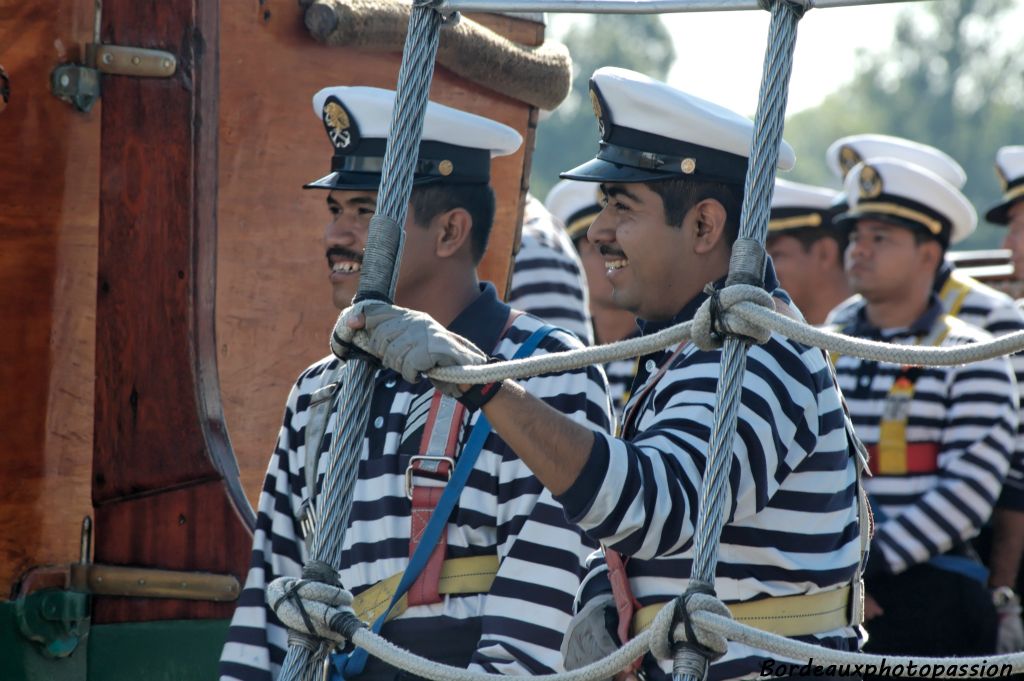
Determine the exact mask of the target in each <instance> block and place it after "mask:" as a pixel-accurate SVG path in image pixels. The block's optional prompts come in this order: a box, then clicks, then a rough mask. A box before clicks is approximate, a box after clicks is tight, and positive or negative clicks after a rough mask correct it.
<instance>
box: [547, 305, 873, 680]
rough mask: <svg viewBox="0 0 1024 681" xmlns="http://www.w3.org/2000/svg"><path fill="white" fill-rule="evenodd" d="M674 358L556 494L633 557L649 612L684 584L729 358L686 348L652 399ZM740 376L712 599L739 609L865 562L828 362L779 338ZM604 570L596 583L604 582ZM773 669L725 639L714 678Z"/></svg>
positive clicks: (836, 578) (847, 573)
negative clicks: (626, 419)
mask: <svg viewBox="0 0 1024 681" xmlns="http://www.w3.org/2000/svg"><path fill="white" fill-rule="evenodd" d="M777 295H779V296H780V297H784V296H785V294H784V293H782V292H781V291H779V292H777ZM705 298H706V296H705V294H703V293H702V294H700V295H699V296H697V298H695V299H694V300H693V301H691V302H690V303H689V304H688V305H687V306H686V307H685V308H684V309H683V310H682V312H681V313H680V314H679V315H678V316H677V317H676V318H675V319H674V320H673V321H672V323H678V322H681V321H685V320H688V319H690V318H692V316H693V313H694V312H695V311H696V309H697V307H698V306H699V305H700V303H701V302H703V300H704V299H705ZM656 326H658V327H660V326H664V325H655V324H645V325H644V332H645V333H650V332H653V331H655V330H657V328H655V327H656ZM672 350H674V348H670V349H669V350H668V351H663V352H659V353H656V354H654V355H649V356H645V357H643V358H641V362H640V367H639V372H638V375H637V379H636V382H635V384H634V390H633V395H632V397H631V399H630V404H629V406H628V407H627V413H628V412H630V410H632V409H634V408H635V409H636V414H637V415H636V417H635V418H634V419H633V423H632V424H626V425H627V427H626V429H625V430H624V432H623V437H622V438H621V439H616V438H611V437H607V436H603V435H602V436H599V437H597V438H596V442H595V444H594V448H593V450H592V452H591V456H590V458H589V460H588V461H587V463H586V465H585V467H584V470H583V471H582V473H581V474H580V476H579V478H578V479H577V480H576V482H575V483H574V484H573V486H572V487H571V488H570V489H569V490H567V491H566V493H565V494H563V495H561V496H560V497H559V501H560V502H561V503H562V504H563V506H564V507H565V509H566V512H567V514H568V515H569V517H570V519H571V520H573V521H574V522H577V523H578V524H579V525H580V526H581V527H582V528H583V529H584V530H586V532H587V533H588V534H589V535H590V536H592V537H593V538H594V539H597V540H599V541H601V542H602V543H603V544H604V545H606V546H607V547H609V548H612V549H615V550H617V551H620V552H621V553H623V554H625V555H627V556H631V558H630V560H629V562H628V564H627V566H626V567H627V571H628V573H629V577H630V584H631V586H632V590H633V592H634V595H635V596H636V598H637V599H638V600H639V601H640V604H641V605H643V606H647V605H651V604H655V603H664V602H667V601H669V600H671V599H672V598H674V597H676V596H678V595H679V594H680V593H682V592H683V591H684V590H685V589H686V587H687V583H688V578H687V576H688V575H690V573H691V570H692V566H693V543H694V532H695V525H696V520H697V506H698V502H699V498H700V488H701V484H702V479H703V475H704V469H705V463H706V454H707V448H708V442H709V438H710V433H711V428H712V424H713V423H714V408H715V389H716V385H717V383H718V375H719V362H720V360H721V355H722V353H721V351H711V352H703V351H700V350H698V349H697V348H696V347H695V346H693V345H692V344H688V345H687V346H685V347H684V348H683V350H682V352H681V353H680V354H679V355H678V356H677V357H676V359H675V360H674V361H672V362H671V365H670V367H669V369H668V370H667V372H666V373H665V374H664V376H663V377H662V378H661V380H660V381H658V382H657V384H656V385H655V386H654V387H653V388H652V389H651V390H650V391H649V392H648V393H647V394H646V395H644V394H643V393H642V388H643V387H644V386H645V385H646V383H647V382H648V380H649V379H650V378H651V376H652V374H655V372H656V371H657V369H658V367H659V365H661V364H662V363H663V362H664V361H665V360H666V359H667V358H668V357H669V356H670V354H671V351H672ZM746 366H747V370H746V372H745V374H744V375H743V392H742V397H741V407H740V410H739V418H738V423H737V431H736V438H735V441H734V449H733V451H734V455H733V458H732V468H731V474H730V477H729V485H728V487H727V489H726V498H725V499H724V500H723V501H724V503H725V506H724V511H725V514H726V518H727V520H726V525H725V528H724V530H723V532H722V537H721V544H720V549H719V562H718V568H717V572H716V578H715V589H716V591H717V594H718V596H719V598H721V599H723V600H724V601H725V602H727V603H730V602H733V603H734V602H740V601H750V600H755V599H763V598H769V597H773V596H791V595H797V594H810V593H816V592H821V591H829V590H832V589H836V588H839V587H841V586H843V585H846V584H849V583H850V582H851V581H852V578H853V576H854V574H855V572H856V569H857V566H858V564H859V561H860V559H861V555H860V554H861V549H860V525H859V521H858V514H857V512H858V505H857V474H856V468H855V459H854V455H853V454H852V453H851V452H850V451H849V446H848V440H847V435H846V430H845V427H844V416H843V410H842V404H841V401H840V397H839V393H838V391H837V390H836V388H835V385H834V382H833V379H832V375H831V372H830V369H829V367H828V364H827V362H826V360H825V357H824V355H823V354H822V353H821V351H820V350H817V349H815V348H808V347H805V346H802V345H800V344H798V343H795V342H792V341H790V340H788V339H786V338H783V337H781V336H778V335H773V336H772V337H771V339H770V340H769V341H768V342H767V343H766V344H764V345H756V346H753V347H752V348H751V349H750V351H749V354H748V358H747V364H746ZM602 569H604V568H603V566H601V567H597V568H595V572H592V573H591V574H590V575H588V578H587V579H588V582H589V581H590V580H591V579H600V572H599V571H600V570H602ZM587 591H588V592H590V591H591V589H590V588H589V587H588V589H587ZM857 636H858V632H857V631H856V630H855V629H854V628H852V627H844V628H840V629H837V630H835V631H831V632H824V633H823V634H820V635H817V636H812V637H808V638H807V639H805V640H810V641H814V642H817V643H819V644H822V645H825V646H829V647H833V648H840V649H849V648H853V647H856V645H857ZM765 659H766V654H765V653H764V652H763V651H758V650H755V649H753V648H750V647H747V646H743V645H740V644H737V643H730V645H729V652H728V653H727V654H726V656H725V657H723V658H722V659H720V660H718V661H717V662H715V663H713V664H712V665H711V672H710V678H711V679H713V680H715V681H720V680H722V679H734V678H745V677H756V676H757V675H758V674H759V673H760V668H761V663H762V661H763V660H765ZM646 668H647V671H648V675H649V678H651V679H663V678H667V677H668V674H669V673H670V672H671V664H670V663H667V662H666V663H663V664H662V665H661V666H660V667H655V666H654V665H653V664H651V663H650V661H648V664H647V666H646Z"/></svg>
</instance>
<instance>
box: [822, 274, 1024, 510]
mask: <svg viewBox="0 0 1024 681" xmlns="http://www.w3.org/2000/svg"><path fill="white" fill-rule="evenodd" d="M935 292H936V293H937V294H938V295H939V300H940V302H941V303H942V305H943V308H944V309H945V310H946V312H947V313H948V314H951V315H953V316H954V317H956V318H958V319H960V320H961V321H963V322H966V323H967V324H969V325H971V326H974V327H977V328H979V329H981V330H983V331H986V332H987V333H990V334H991V335H992V336H996V337H998V336H1003V335H1006V334H1008V333H1013V332H1015V331H1021V330H1024V312H1022V311H1021V309H1020V308H1019V307H1018V306H1017V305H1016V304H1015V302H1014V300H1013V299H1012V298H1010V296H1008V295H1006V294H1005V293H1002V292H1001V291H997V290H995V289H994V288H992V287H990V286H986V285H985V284H982V283H981V282H979V281H977V280H975V279H972V278H971V277H969V276H967V275H965V274H962V273H960V272H958V271H956V270H955V269H954V268H953V266H952V265H950V264H949V263H943V265H942V266H941V267H940V269H939V272H938V274H937V276H936V278H935ZM862 300H863V299H862V298H861V297H860V296H853V297H852V298H850V299H848V300H846V301H844V302H843V303H842V304H841V305H840V306H839V307H837V308H836V309H835V310H833V311H832V313H831V314H830V315H829V319H828V323H829V324H832V325H838V326H845V325H847V324H849V323H850V322H851V321H852V315H853V313H854V311H855V310H856V309H857V306H858V305H860V304H861V302H862ZM1010 365H1011V366H1012V367H1013V372H1014V375H1015V376H1016V379H1017V387H1018V390H1020V388H1021V387H1022V386H1024V352H1022V353H1017V354H1016V355H1011V356H1010ZM1018 420H1019V424H1018V426H1017V436H1016V442H1015V444H1014V452H1013V458H1012V460H1011V462H1010V470H1009V471H1008V473H1007V475H1006V480H1005V481H1004V482H1003V491H1002V493H1001V494H1000V496H999V500H998V501H997V502H996V505H997V507H999V508H1007V509H1012V510H1017V511H1024V400H1021V413H1020V414H1019V418H1018Z"/></svg>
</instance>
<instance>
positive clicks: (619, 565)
mask: <svg viewBox="0 0 1024 681" xmlns="http://www.w3.org/2000/svg"><path fill="white" fill-rule="evenodd" d="M628 560H629V558H626V559H625V560H623V558H622V554H621V553H619V552H618V551H615V550H614V549H609V548H607V547H605V549H604V562H605V564H606V565H608V581H609V582H611V585H612V596H613V597H614V598H615V610H616V612H618V614H619V627H618V629H617V632H618V634H619V641H620V642H621V643H622V644H625V643H627V642H628V641H629V639H630V636H629V629H630V627H631V626H632V625H633V615H635V614H636V611H637V610H639V609H640V602H639V601H638V600H636V597H635V596H634V595H633V588H632V587H630V586H629V575H627V574H626V561H628ZM642 663H643V656H642V655H641V656H640V657H638V658H636V659H635V660H633V661H632V662H631V663H630V665H629V667H628V668H627V671H630V672H635V671H636V670H638V669H640V665H641V664H642Z"/></svg>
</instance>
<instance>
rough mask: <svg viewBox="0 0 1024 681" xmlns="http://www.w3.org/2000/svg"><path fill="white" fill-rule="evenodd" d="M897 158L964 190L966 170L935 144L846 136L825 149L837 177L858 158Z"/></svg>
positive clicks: (890, 138) (874, 136)
mask: <svg viewBox="0 0 1024 681" xmlns="http://www.w3.org/2000/svg"><path fill="white" fill-rule="evenodd" d="M881 157H884V158H898V159H901V160H903V161H907V162H908V163H914V164H916V165H919V166H921V167H923V168H927V169H928V170H930V171H932V172H933V173H935V174H936V175H938V176H939V177H941V178H942V179H944V180H945V181H946V182H948V183H950V184H951V185H953V186H954V187H956V188H957V189H963V188H964V184H966V182H967V173H965V172H964V169H963V166H961V165H960V164H959V163H957V162H956V160H955V159H954V158H953V157H952V156H950V155H949V154H947V153H946V152H944V151H942V150H941V149H936V148H935V147H932V146H929V145H927V144H921V143H920V142H913V141H911V140H908V139H904V138H902V137H893V136H892V135H874V134H864V135H849V136H847V137H841V138H839V139H837V140H836V141H835V142H833V143H832V144H831V145H830V146H829V148H828V150H827V151H826V152H825V161H826V162H827V163H828V167H829V169H830V170H831V171H832V172H833V173H834V174H835V176H836V177H838V178H839V179H840V180H843V179H845V178H846V175H847V173H849V172H850V170H851V169H852V168H853V167H854V166H855V165H857V164H858V163H860V162H861V161H870V160H872V159H875V158H881Z"/></svg>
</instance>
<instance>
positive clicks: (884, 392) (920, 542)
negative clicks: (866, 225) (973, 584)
mask: <svg viewBox="0 0 1024 681" xmlns="http://www.w3.org/2000/svg"><path fill="white" fill-rule="evenodd" d="M849 312H850V313H851V314H852V321H850V322H849V323H848V324H847V325H846V326H844V327H843V329H842V330H843V333H846V334H849V335H853V336H858V337H861V338H871V339H874V340H881V341H884V342H887V343H896V344H900V345H914V344H918V343H921V342H922V341H921V339H922V338H924V337H926V336H927V335H928V334H929V333H930V332H931V331H932V329H933V327H934V325H936V324H941V323H943V322H942V317H943V316H944V314H945V313H944V310H943V308H942V305H941V303H940V302H939V301H938V299H937V298H934V299H933V301H932V303H931V305H930V307H929V309H928V310H927V311H926V312H925V314H924V315H923V316H922V317H921V318H920V319H918V320H917V322H915V323H914V324H913V325H911V326H910V327H906V328H900V329H886V330H879V329H876V328H874V327H872V326H871V325H870V324H869V323H868V322H867V319H866V317H865V314H864V303H863V301H862V302H860V303H858V304H856V305H854V306H853V307H852V308H850V310H849ZM946 319H947V320H949V322H950V323H951V324H950V325H951V331H950V332H949V334H948V335H947V336H946V337H945V338H944V339H943V340H942V341H941V343H940V345H941V346H950V345H961V344H964V343H971V342H977V341H979V340H983V339H986V338H991V336H989V335H988V334H986V333H984V332H983V331H980V330H978V329H975V328H974V327H971V326H969V325H967V324H965V323H963V322H962V321H957V320H956V319H955V318H951V317H946ZM907 371H908V370H907V369H905V368H903V367H900V366H898V365H895V364H881V363H878V362H872V361H867V360H862V359H859V358H856V357H845V356H844V357H839V358H838V359H837V360H836V374H837V376H838V379H839V386H840V388H841V389H842V391H843V395H844V396H845V397H846V403H847V405H848V406H849V409H850V415H851V417H852V419H853V424H854V428H855V429H856V431H857V434H858V435H859V436H860V438H861V440H862V441H863V442H864V444H865V445H868V446H869V447H870V446H873V445H876V444H877V443H878V441H879V432H880V424H881V422H882V416H883V413H884V412H885V410H886V408H887V403H888V402H889V400H888V397H889V392H890V390H891V389H892V387H893V383H894V382H895V381H896V380H897V379H898V378H900V377H901V376H906V372H907ZM913 371H914V376H913V379H911V380H912V383H913V386H914V393H913V396H912V398H911V399H910V401H909V404H907V406H906V407H905V409H906V420H907V422H906V440H907V442H908V443H935V444H938V446H939V448H938V459H937V463H938V470H936V471H934V472H930V473H929V472H924V471H921V472H911V473H906V474H902V475H892V474H889V475H887V474H885V473H876V474H875V475H874V476H872V477H870V478H866V479H865V482H864V485H865V488H866V489H867V491H868V493H869V494H870V495H871V497H872V500H873V501H872V503H873V504H877V505H878V508H879V509H880V510H881V512H882V515H883V516H884V518H885V520H883V521H881V522H879V523H878V524H877V525H876V527H875V535H874V538H873V540H872V551H873V553H876V552H880V553H878V554H876V555H881V557H883V558H884V561H885V562H884V566H885V567H886V568H887V571H888V572H892V573H894V574H899V573H901V572H903V571H904V570H906V569H908V568H910V567H911V566H914V565H917V564H920V563H924V562H927V561H928V560H929V559H930V558H931V557H933V556H936V555H939V554H942V553H945V552H947V551H950V550H951V549H954V548H957V547H959V546H961V545H962V544H963V542H964V541H966V540H967V539H969V538H971V537H973V536H974V535H975V534H977V533H978V530H979V529H981V526H982V525H983V524H984V523H985V521H986V520H988V517H989V515H990V514H991V512H992V507H993V505H994V504H995V501H996V498H997V497H998V496H999V491H1000V487H1001V485H1002V482H1003V477H1004V476H1005V474H1006V470H1007V468H1008V467H1009V461H1010V456H1011V454H1012V452H1013V447H1014V439H1015V434H1016V432H1017V416H1018V405H1017V392H1016V385H1015V381H1014V378H1013V371H1012V369H1011V367H1010V363H1009V361H1008V360H1007V359H1006V358H1005V357H999V358H996V359H992V360H986V361H983V362H975V363H972V364H968V365H966V366H956V367H917V368H914V369H913ZM874 560H875V559H874V558H872V562H874Z"/></svg>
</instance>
